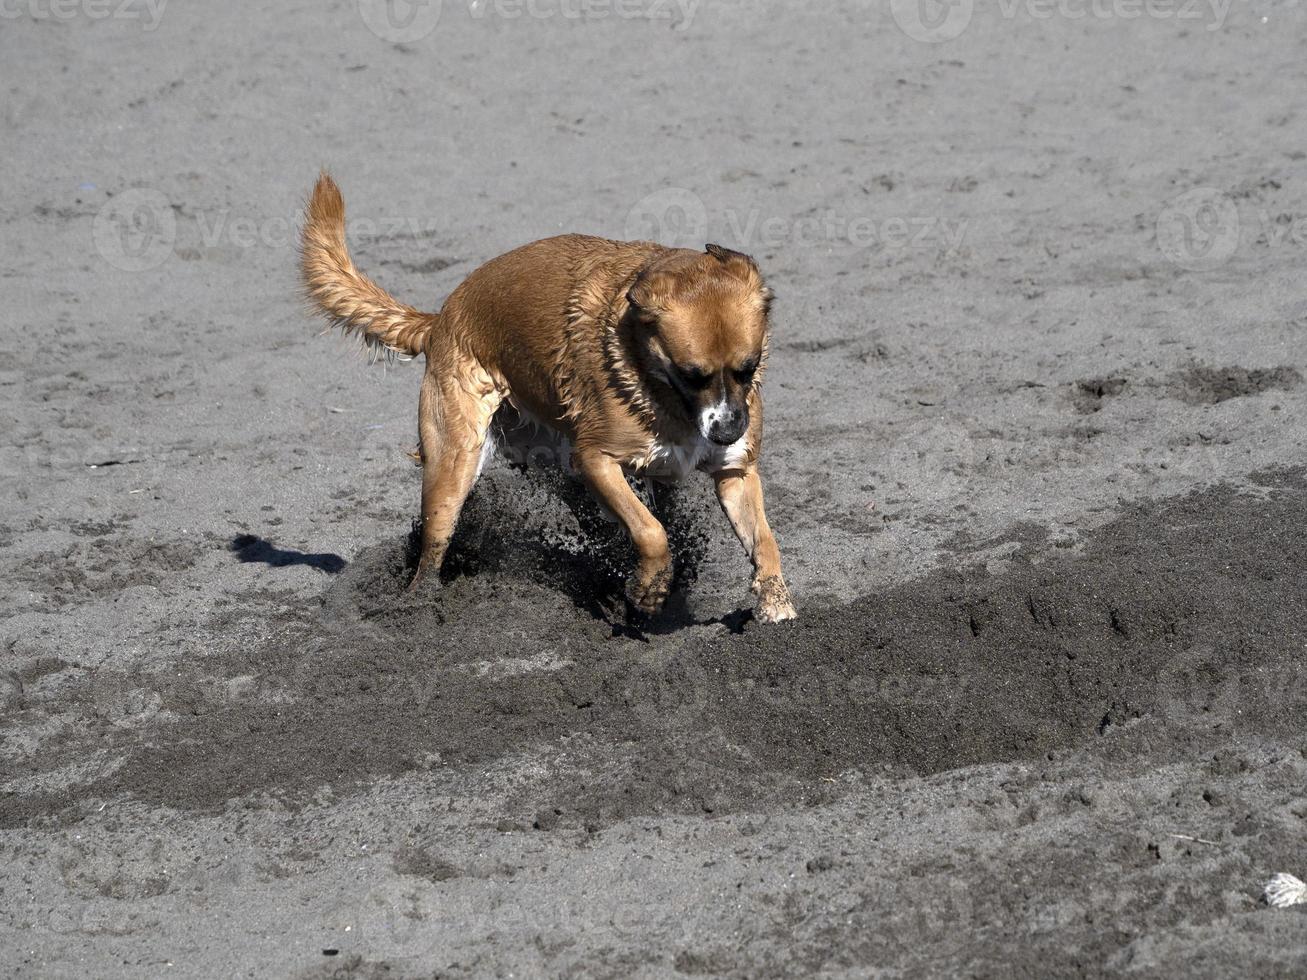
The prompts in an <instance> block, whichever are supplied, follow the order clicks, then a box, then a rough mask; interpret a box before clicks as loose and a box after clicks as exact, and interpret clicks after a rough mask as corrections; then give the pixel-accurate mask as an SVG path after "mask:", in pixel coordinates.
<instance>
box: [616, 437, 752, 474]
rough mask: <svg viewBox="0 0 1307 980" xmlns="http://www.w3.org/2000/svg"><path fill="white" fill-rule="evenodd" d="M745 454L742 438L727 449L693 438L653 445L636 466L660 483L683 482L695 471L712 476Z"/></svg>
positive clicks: (709, 440) (705, 440) (746, 450)
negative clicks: (667, 481)
mask: <svg viewBox="0 0 1307 980" xmlns="http://www.w3.org/2000/svg"><path fill="white" fill-rule="evenodd" d="M747 452H748V445H747V441H746V437H745V436H741V437H740V438H739V439H737V440H736V441H735V442H733V443H731V444H730V445H729V446H721V445H718V444H717V443H715V442H713V441H712V440H711V439H705V438H704V437H703V436H700V435H695V436H694V437H693V438H691V439H689V440H687V441H685V442H670V443H668V442H655V443H653V445H652V446H650V447H649V452H648V453H647V454H646V455H645V457H644V458H643V459H641V460H636V461H634V463H635V465H636V466H637V467H639V468H640V470H641V471H642V472H643V473H644V474H645V475H647V476H652V477H657V478H659V479H662V480H684V479H685V478H686V477H687V476H689V475H690V474H691V473H693V472H694V471H695V470H704V471H706V472H708V473H715V472H717V471H718V470H724V469H728V468H730V467H732V466H738V465H740V463H742V462H744V458H745V455H746V454H747Z"/></svg>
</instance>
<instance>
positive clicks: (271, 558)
mask: <svg viewBox="0 0 1307 980" xmlns="http://www.w3.org/2000/svg"><path fill="white" fill-rule="evenodd" d="M228 548H229V550H230V551H231V552H232V554H234V555H235V556H236V560H237V561H239V562H242V563H247V564H248V563H257V564H261V565H267V566H269V567H270V568H288V567H290V566H292V565H307V566H308V567H309V568H316V569H317V570H318V571H320V572H326V573H327V574H328V575H337V574H339V573H340V572H342V571H344V569H345V565H346V562H345V559H344V558H342V557H340V555H337V554H333V553H331V552H328V551H320V552H310V551H295V550H294V549H291V548H278V547H277V546H276V545H275V544H273V543H272V542H271V541H269V540H267V539H266V538H261V537H259V536H258V535H255V534H238V535H236V537H234V538H232V540H231V544H230V545H228Z"/></svg>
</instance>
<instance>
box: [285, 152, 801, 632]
mask: <svg viewBox="0 0 1307 980" xmlns="http://www.w3.org/2000/svg"><path fill="white" fill-rule="evenodd" d="M301 248H302V255H301V262H302V270H303V276H304V282H305V284H306V286H307V288H308V291H309V294H310V296H311V297H312V299H313V300H314V302H315V303H316V304H317V306H318V307H319V308H320V309H321V310H322V312H323V313H325V314H326V315H327V316H328V317H330V318H331V319H332V320H333V321H334V322H336V323H337V324H339V325H340V326H341V327H343V328H344V329H345V330H346V331H353V332H356V333H358V334H360V335H362V337H363V338H364V339H365V340H366V341H367V342H368V343H371V344H374V345H377V346H380V347H382V348H385V349H386V350H388V351H394V352H399V353H404V354H418V353H424V354H426V357H427V367H426V374H425V376H424V377H423V379H422V393H421V397H420V399H419V403H418V431H419V434H420V437H421V457H422V555H421V559H420V561H419V563H418V569H417V574H416V576H414V580H413V581H414V585H416V584H417V582H418V580H419V579H421V578H422V576H423V575H427V576H429V577H431V578H435V577H436V576H437V573H438V572H439V571H440V564H441V561H442V560H443V558H444V556H445V549H446V548H447V547H448V545H449V539H450V535H451V534H453V531H454V524H455V522H456V521H457V520H458V514H459V511H460V510H461V509H462V507H463V501H464V500H465V499H466V497H467V494H468V491H470V490H471V489H472V484H473V483H474V482H475V480H476V478H477V474H478V473H479V472H480V469H481V465H482V463H483V462H484V459H485V452H484V451H485V450H488V449H489V448H490V445H489V441H488V438H487V437H488V432H489V429H490V424H491V420H492V419H493V418H494V416H495V413H496V412H497V411H499V410H500V408H501V405H502V406H503V407H504V409H505V411H507V412H512V413H516V415H517V416H519V417H521V418H523V419H527V420H531V421H534V422H536V423H538V424H541V425H544V426H546V427H548V429H549V430H552V432H553V433H555V434H556V439H557V441H558V444H559V445H560V446H562V447H563V448H564V451H568V452H570V457H564V458H570V462H571V465H573V466H574V467H575V468H576V469H577V470H578V471H579V473H580V475H581V477H582V478H583V479H584V480H585V482H586V484H587V485H588V486H589V488H590V490H591V491H592V492H593V493H594V495H595V496H596V497H597V498H598V499H599V501H600V503H602V504H603V505H604V506H606V507H607V508H608V509H609V510H610V511H611V512H612V513H613V514H614V515H615V516H616V517H617V519H618V520H619V521H620V522H621V523H622V524H623V526H625V528H626V530H627V532H628V533H629V534H630V536H631V540H632V542H633V543H634V545H635V548H636V551H637V552H638V555H639V560H638V562H637V565H636V569H635V572H634V574H633V575H632V576H631V579H630V581H629V582H628V585H627V596H628V598H629V599H630V600H631V602H632V603H633V604H634V605H635V606H636V607H637V608H638V609H640V610H641V611H642V612H644V613H649V614H652V613H655V612H657V611H658V609H659V608H660V607H661V606H662V604H663V600H664V599H666V598H667V592H668V589H669V587H670V585H671V581H672V563H671V554H670V552H669V550H668V546H667V534H666V532H665V531H664V530H663V527H662V525H661V524H659V523H658V520H657V519H656V518H655V517H654V516H653V515H652V514H651V513H649V510H648V509H647V508H646V507H645V505H644V504H643V503H642V502H641V500H640V498H639V497H638V496H637V495H636V494H635V492H634V491H633V490H632V489H631V487H630V485H629V484H628V483H627V480H626V476H627V474H628V473H635V474H644V475H648V476H653V477H657V478H660V479H679V478H680V477H683V476H685V475H686V474H688V473H689V472H690V471H691V470H694V469H699V470H703V471H706V472H708V473H710V474H712V477H713V480H714V481H715V483H716V489H717V497H718V499H719V500H720V501H721V505H722V509H723V510H724V511H725V512H726V516H727V517H728V518H729V519H730V522H731V526H732V527H733V528H734V529H735V533H736V535H737V536H738V537H739V539H740V541H741V542H742V543H743V544H744V548H745V550H746V551H747V552H748V554H749V558H750V559H751V560H752V562H753V567H754V576H753V591H754V594H755V595H756V597H757V609H756V615H757V617H758V619H760V620H762V621H763V622H777V621H780V620H785V619H793V618H794V616H795V612H794V606H793V605H792V604H791V602H790V596H789V591H788V590H787V589H786V586H785V580H784V578H783V577H782V576H781V556H780V551H779V550H778V549H777V547H776V539H775V538H774V537H772V532H771V528H770V527H768V525H767V517H766V515H765V514H764V513H763V502H762V484H761V482H760V481H759V479H758V452H759V449H760V448H761V445H762V396H761V392H760V387H759V386H760V385H761V383H762V374H763V366H764V363H765V361H766V358H767V330H768V323H767V313H768V307H769V305H770V301H771V291H770V290H769V289H768V288H767V287H766V285H764V283H763V281H762V276H761V275H760V274H759V272H758V267H757V266H756V265H755V264H754V262H753V260H752V259H751V258H749V257H748V256H746V255H742V254H740V253H739V252H733V251H731V250H729V249H725V248H721V247H720V246H717V245H709V246H707V250H706V251H705V252H695V251H691V250H689V249H669V248H664V247H662V246H661V245H656V244H653V243H652V242H613V241H608V240H606V239H602V238H590V237H587V236H585V235H561V236H559V237H557V238H547V239H545V240H543V241H538V242H533V243H532V244H530V245H524V246H522V247H521V248H517V249H514V250H513V251H511V252H508V253H507V254H505V255H501V256H499V258H497V259H492V260H491V261H489V262H487V263H486V264H485V265H483V266H481V268H479V269H477V270H476V271H475V272H473V273H472V274H471V275H470V276H468V277H467V279H466V280H464V281H463V283H462V284H461V285H460V286H459V287H458V288H457V289H455V290H454V291H453V293H451V294H450V296H449V298H448V299H447V300H446V301H445V305H444V308H443V309H442V310H441V311H440V313H438V314H434V313H420V312H418V311H417V310H415V309H413V308H411V307H408V306H405V305H403V304H401V303H399V302H397V301H396V300H394V299H393V298H392V297H391V296H390V295H389V294H388V293H386V292H385V290H383V289H382V288H381V287H379V286H378V285H376V283H374V282H372V281H371V280H370V279H368V278H367V277H366V276H364V275H362V274H361V273H360V272H359V271H358V270H357V269H356V268H355V267H354V263H353V261H352V260H351V259H350V256H349V250H348V249H347V247H346V245H345V205H344V202H343V201H342V200H341V196H340V190H339V189H338V188H337V187H336V184H335V182H333V181H332V179H331V178H330V177H328V176H326V175H325V174H324V175H323V176H322V177H321V178H319V180H318V183H317V186H316V187H315V188H314V189H313V197H312V198H311V199H310V201H309V205H308V213H307V217H306V221H305V227H304V235H303V241H302V245H301Z"/></svg>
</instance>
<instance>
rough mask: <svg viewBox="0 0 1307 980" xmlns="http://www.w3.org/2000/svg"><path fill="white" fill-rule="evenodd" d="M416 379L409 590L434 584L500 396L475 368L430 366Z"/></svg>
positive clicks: (480, 461) (477, 469)
mask: <svg viewBox="0 0 1307 980" xmlns="http://www.w3.org/2000/svg"><path fill="white" fill-rule="evenodd" d="M427 364H428V368H427V373H426V375H425V376H424V377H423V379H422V392H421V395H420V396H419V399H418V433H419V436H420V438H421V450H422V554H421V556H420V557H419V559H418V567H417V571H416V572H415V573H414V575H413V581H412V583H410V585H409V589H410V590H412V589H415V588H417V586H418V583H419V582H421V581H423V580H424V579H436V578H437V577H438V576H439V574H440V564H441V562H442V561H443V560H444V558H445V551H446V550H447V549H448V548H449V539H450V537H451V536H452V535H453V533H454V525H455V524H457V523H458V515H459V512H460V511H462V509H463V502H464V501H465V500H466V499H467V495H468V493H469V492H470V491H471V489H472V485H473V484H474V483H475V482H476V478H477V476H478V475H479V474H480V472H481V466H482V464H483V463H484V462H485V460H484V457H483V455H482V450H483V449H484V447H485V445H486V438H487V430H488V429H489V428H490V420H491V419H492V418H493V417H494V414H495V410H496V409H497V408H498V407H499V403H500V401H502V400H503V391H502V390H501V389H500V388H499V387H498V386H497V385H496V384H495V382H494V379H493V378H491V377H490V375H489V374H488V373H486V371H484V370H483V369H482V368H481V367H480V366H479V365H477V364H474V363H468V362H463V363H460V364H459V365H458V367H457V368H456V369H455V370H453V371H450V370H449V366H448V365H444V366H443V367H442V366H440V365H436V366H435V367H434V368H433V366H432V361H431V360H430V359H428V362H427Z"/></svg>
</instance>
